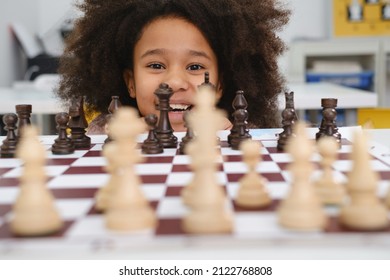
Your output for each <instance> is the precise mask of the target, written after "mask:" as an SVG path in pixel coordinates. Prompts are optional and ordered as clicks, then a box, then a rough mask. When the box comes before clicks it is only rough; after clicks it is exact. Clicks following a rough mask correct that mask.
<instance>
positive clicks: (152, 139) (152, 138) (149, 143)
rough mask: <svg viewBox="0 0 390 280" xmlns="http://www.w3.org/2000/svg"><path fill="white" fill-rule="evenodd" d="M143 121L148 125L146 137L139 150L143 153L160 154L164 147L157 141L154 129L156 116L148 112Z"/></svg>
mask: <svg viewBox="0 0 390 280" xmlns="http://www.w3.org/2000/svg"><path fill="white" fill-rule="evenodd" d="M145 122H146V124H147V125H148V127H149V133H148V137H147V138H146V139H145V141H144V142H143V143H142V146H141V150H142V153H144V154H161V153H163V152H164V149H163V147H162V145H161V144H160V142H159V141H158V139H157V137H156V134H155V130H156V124H157V116H156V115H155V114H149V115H147V116H145Z"/></svg>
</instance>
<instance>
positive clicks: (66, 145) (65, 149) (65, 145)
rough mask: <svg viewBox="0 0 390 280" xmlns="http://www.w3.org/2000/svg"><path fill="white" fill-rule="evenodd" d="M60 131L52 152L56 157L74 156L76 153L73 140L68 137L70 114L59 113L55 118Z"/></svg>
mask: <svg viewBox="0 0 390 280" xmlns="http://www.w3.org/2000/svg"><path fill="white" fill-rule="evenodd" d="M55 120H56V123H57V129H58V137H57V138H56V139H55V140H54V144H53V145H52V147H51V151H52V153H53V154H56V155H67V154H72V153H74V151H75V146H74V144H73V141H72V139H71V138H69V137H68V136H67V133H66V130H67V128H68V122H69V114H68V113H65V112H63V113H58V114H57V115H56V117H55Z"/></svg>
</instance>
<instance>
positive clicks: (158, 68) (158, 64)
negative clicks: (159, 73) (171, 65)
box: [148, 63, 164, 70]
mask: <svg viewBox="0 0 390 280" xmlns="http://www.w3.org/2000/svg"><path fill="white" fill-rule="evenodd" d="M148 67H149V68H152V69H157V70H161V69H164V65H162V64H161V63H150V64H148Z"/></svg>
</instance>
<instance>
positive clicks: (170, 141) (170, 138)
mask: <svg viewBox="0 0 390 280" xmlns="http://www.w3.org/2000/svg"><path fill="white" fill-rule="evenodd" d="M154 94H155V95H156V96H157V98H158V101H159V102H158V109H159V110H160V117H159V119H158V125H157V128H156V137H157V139H158V140H159V141H160V143H161V145H162V146H163V147H164V148H176V147H177V137H176V136H175V135H173V129H172V126H171V123H170V121H169V115H168V113H169V110H170V105H169V99H170V98H171V96H172V95H173V90H172V89H171V88H170V87H169V86H168V85H167V84H165V83H162V84H160V86H159V87H158V89H156V91H155V92H154Z"/></svg>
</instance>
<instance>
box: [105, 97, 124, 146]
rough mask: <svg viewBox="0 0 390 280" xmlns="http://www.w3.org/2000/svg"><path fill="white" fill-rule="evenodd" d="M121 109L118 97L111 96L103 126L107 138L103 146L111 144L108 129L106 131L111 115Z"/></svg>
mask: <svg viewBox="0 0 390 280" xmlns="http://www.w3.org/2000/svg"><path fill="white" fill-rule="evenodd" d="M120 107H122V103H121V102H120V101H119V96H117V95H113V96H111V102H110V104H109V105H108V108H107V110H108V115H106V125H105V128H104V130H105V132H106V134H107V138H106V139H105V140H104V144H106V143H108V142H111V141H112V139H111V137H110V132H109V129H108V126H109V125H108V124H109V122H110V120H111V118H112V116H113V114H114V113H115V112H116V111H117V110H118V109H119V108H120ZM104 144H103V145H104Z"/></svg>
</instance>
